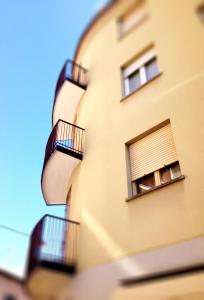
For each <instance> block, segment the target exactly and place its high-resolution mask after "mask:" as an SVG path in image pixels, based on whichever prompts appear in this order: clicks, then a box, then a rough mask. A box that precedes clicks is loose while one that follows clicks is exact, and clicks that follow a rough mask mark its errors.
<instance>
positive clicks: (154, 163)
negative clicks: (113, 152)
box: [129, 124, 178, 181]
mask: <svg viewBox="0 0 204 300" xmlns="http://www.w3.org/2000/svg"><path fill="white" fill-rule="evenodd" d="M129 156H130V171H131V181H135V180H137V179H139V178H141V177H143V176H145V175H147V174H150V173H152V172H154V171H156V170H159V169H161V168H163V167H164V166H165V165H170V164H172V163H174V162H176V161H177V160H178V158H177V153H176V147H175V144H174V140H173V135H172V131H171V126H170V124H167V125H165V126H164V127H162V128H160V129H158V130H156V131H154V132H152V133H150V134H149V135H147V136H145V137H144V138H142V139H140V140H138V141H136V142H135V143H132V144H131V145H129Z"/></svg>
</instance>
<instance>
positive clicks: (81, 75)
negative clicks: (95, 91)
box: [55, 59, 87, 98]
mask: <svg viewBox="0 0 204 300" xmlns="http://www.w3.org/2000/svg"><path fill="white" fill-rule="evenodd" d="M65 80H69V81H71V82H72V83H74V84H76V85H78V86H79V87H81V88H83V89H86V88H87V70H86V69H85V68H83V67H82V66H81V65H79V64H77V63H75V62H74V61H72V60H70V59H68V60H67V61H66V62H65V64H64V66H63V68H62V70H61V72H60V75H59V78H58V81H57V84H56V88H55V98H56V97H57V94H58V92H59V90H60V88H61V87H62V85H63V83H64V81H65Z"/></svg>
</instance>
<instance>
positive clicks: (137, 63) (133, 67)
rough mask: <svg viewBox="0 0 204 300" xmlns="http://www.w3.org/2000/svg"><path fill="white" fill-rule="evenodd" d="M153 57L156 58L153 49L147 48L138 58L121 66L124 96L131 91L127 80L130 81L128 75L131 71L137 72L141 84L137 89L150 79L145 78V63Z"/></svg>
mask: <svg viewBox="0 0 204 300" xmlns="http://www.w3.org/2000/svg"><path fill="white" fill-rule="evenodd" d="M154 58H155V59H156V58H157V55H156V51H155V49H154V48H153V49H151V50H149V51H148V52H146V53H145V54H144V55H142V56H141V57H140V58H138V59H136V60H134V61H133V62H132V63H131V64H129V65H128V66H126V67H124V68H123V71H122V73H123V83H124V96H128V95H129V94H130V93H132V92H130V88H129V81H130V76H131V75H132V74H133V73H135V72H137V71H138V72H139V76H140V81H141V84H140V86H139V87H138V88H137V89H139V88H140V87H141V86H143V85H144V84H145V83H147V82H148V81H150V80H148V79H147V74H146V67H145V65H146V64H147V63H148V62H149V61H151V60H152V59H154ZM158 69H159V68H158ZM158 74H159V72H158ZM158 74H157V75H158ZM155 76H156V75H155ZM137 89H135V90H137Z"/></svg>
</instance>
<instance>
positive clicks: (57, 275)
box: [26, 262, 72, 300]
mask: <svg viewBox="0 0 204 300" xmlns="http://www.w3.org/2000/svg"><path fill="white" fill-rule="evenodd" d="M45 265H46V266H45ZM58 267H59V266H58ZM71 277H72V273H70V272H69V270H68V269H67V271H66V269H64V270H59V269H58V268H56V266H54V265H49V263H47V262H46V263H45V262H42V265H40V264H39V266H37V267H36V268H35V269H34V270H33V272H32V273H31V275H30V276H29V278H28V279H27V283H26V286H27V289H28V292H29V294H30V295H31V297H32V299H34V300H35V299H37V300H41V299H42V300H49V299H57V294H58V292H59V290H60V289H61V287H62V286H64V285H65V286H67V285H68V284H69V282H70V281H71Z"/></svg>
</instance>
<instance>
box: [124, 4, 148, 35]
mask: <svg viewBox="0 0 204 300" xmlns="http://www.w3.org/2000/svg"><path fill="white" fill-rule="evenodd" d="M146 15H147V13H146V7H145V4H144V1H139V3H138V4H137V6H135V5H134V7H131V9H130V10H128V12H126V13H125V14H124V15H123V16H122V17H121V18H120V19H119V24H118V25H119V36H120V37H121V36H123V35H125V34H126V33H127V32H128V31H130V30H131V29H132V28H133V27H135V26H137V25H138V24H139V23H141V22H142V21H143V20H144V19H145V17H146Z"/></svg>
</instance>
